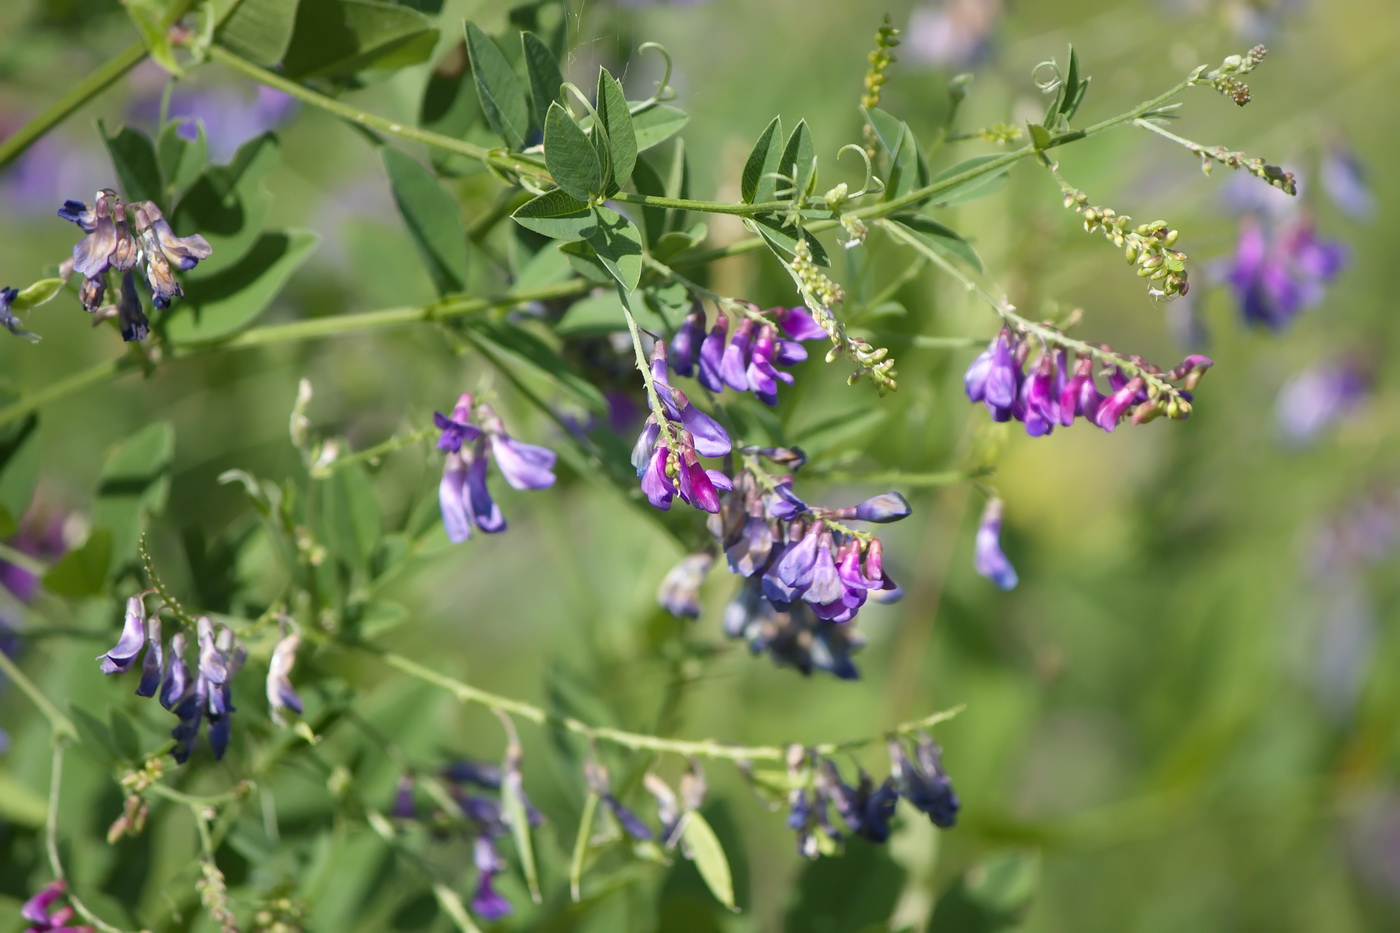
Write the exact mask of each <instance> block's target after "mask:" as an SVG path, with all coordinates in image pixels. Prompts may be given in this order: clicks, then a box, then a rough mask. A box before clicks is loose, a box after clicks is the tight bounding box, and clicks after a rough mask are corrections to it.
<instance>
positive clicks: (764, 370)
mask: <svg viewBox="0 0 1400 933" xmlns="http://www.w3.org/2000/svg"><path fill="white" fill-rule="evenodd" d="M763 313H764V315H767V318H772V321H773V322H776V323H772V322H769V321H768V320H767V318H764V317H745V318H743V319H742V320H740V321H739V323H738V324H736V325H734V333H733V335H732V336H731V335H730V334H729V327H730V324H729V318H728V317H727V316H726V315H723V314H721V315H720V316H719V317H718V318H717V319H716V320H715V323H714V326H713V327H711V328H710V331H709V333H706V332H705V312H704V310H703V309H702V308H699V307H697V308H696V309H695V310H693V311H691V312H690V314H688V315H687V316H686V318H685V320H684V321H683V322H682V323H681V326H680V327H678V328H676V334H675V336H674V337H673V338H672V339H671V365H672V366H673V367H674V368H675V370H676V373H677V374H678V375H681V376H692V375H693V376H694V377H695V381H696V382H699V383H700V384H701V385H702V386H704V387H705V388H706V389H709V390H710V391H711V392H722V391H724V389H725V388H726V387H727V388H730V389H733V390H734V391H735V392H752V393H753V394H754V396H755V397H757V398H758V399H759V400H760V401H762V402H764V403H765V404H768V405H776V404H777V403H778V383H780V382H781V383H784V384H786V385H792V381H793V376H792V374H791V373H788V372H784V371H783V370H780V369H778V368H777V367H778V366H792V365H793V364H795V363H800V362H802V361H803V360H805V359H806V358H807V350H806V348H805V347H803V346H802V341H804V340H826V339H828V337H827V333H826V331H824V330H822V328H821V327H820V326H819V325H818V324H817V322H816V321H814V320H813V319H812V315H811V314H809V313H808V311H807V309H806V308H801V307H798V308H771V309H769V310H768V311H765V312H763Z"/></svg>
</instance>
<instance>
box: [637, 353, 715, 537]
mask: <svg viewBox="0 0 1400 933" xmlns="http://www.w3.org/2000/svg"><path fill="white" fill-rule="evenodd" d="M651 374H652V385H653V387H654V388H655V390H656V396H657V399H658V400H659V401H660V402H661V410H660V411H656V412H652V414H651V415H650V416H649V417H648V418H647V421H646V424H645V425H643V427H642V432H641V435H640V436H639V437H638V438H637V443H636V444H635V445H634V446H633V448H632V465H633V466H634V467H636V468H637V471H638V473H637V475H638V476H639V477H640V478H641V487H642V492H643V493H644V494H645V495H646V497H647V501H648V502H650V503H651V504H652V505H653V506H654V507H655V508H658V509H661V510H662V511H666V510H668V509H670V507H671V499H672V498H673V497H675V496H677V495H679V496H680V498H681V501H682V502H685V503H686V504H687V505H690V506H693V507H694V508H697V509H700V510H701V511H705V512H718V511H719V492H718V490H724V489H728V488H729V487H730V481H729V477H727V476H725V475H724V474H723V473H722V472H720V471H719V470H711V469H707V468H705V467H704V466H703V465H702V464H701V463H700V460H699V457H700V456H701V455H703V456H707V457H719V456H723V455H725V454H727V453H729V451H730V450H731V447H732V445H731V443H730V440H729V434H728V433H727V432H726V431H725V430H724V427H723V426H722V425H721V424H720V423H719V422H718V421H715V420H714V419H713V418H711V417H710V416H709V415H707V414H705V413H704V412H702V411H701V410H700V409H699V408H697V407H695V406H694V405H692V404H691V403H690V399H688V398H687V397H686V395H685V393H684V392H682V391H681V390H680V389H676V388H673V387H672V386H671V384H670V374H669V369H668V365H667V349H666V344H664V343H662V342H661V341H659V340H658V341H657V342H656V343H655V344H654V345H653V347H652V359H651ZM663 424H664V425H665V431H666V433H668V434H669V435H670V437H669V440H667V439H665V438H663V435H662V425H663Z"/></svg>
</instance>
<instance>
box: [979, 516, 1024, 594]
mask: <svg viewBox="0 0 1400 933" xmlns="http://www.w3.org/2000/svg"><path fill="white" fill-rule="evenodd" d="M1001 515H1002V502H1001V500H1000V499H990V500H988V502H987V507H986V508H985V509H983V510H982V520H981V521H980V522H979V523H978V525H977V542H976V544H975V546H974V549H973V566H974V567H975V568H976V569H977V572H978V573H979V574H981V575H982V576H984V577H986V578H987V579H988V580H991V581H992V582H993V583H995V584H996V585H997V586H998V587H999V588H1000V589H1003V590H1010V589H1013V588H1015V586H1016V583H1017V579H1016V569H1015V568H1014V567H1012V566H1011V561H1009V560H1007V559H1006V554H1004V553H1003V552H1002V550H1001Z"/></svg>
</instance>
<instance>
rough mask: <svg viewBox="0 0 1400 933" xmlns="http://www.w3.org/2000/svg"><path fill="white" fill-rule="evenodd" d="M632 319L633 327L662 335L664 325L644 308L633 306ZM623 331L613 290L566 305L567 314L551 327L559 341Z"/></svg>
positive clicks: (664, 328)
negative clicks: (560, 339)
mask: <svg viewBox="0 0 1400 933" xmlns="http://www.w3.org/2000/svg"><path fill="white" fill-rule="evenodd" d="M632 316H633V317H634V318H636V320H637V324H638V325H639V326H641V327H644V328H646V329H647V330H649V331H651V332H652V333H654V334H660V333H664V332H665V330H666V322H665V321H663V320H662V319H661V315H659V314H657V313H656V312H655V311H653V310H652V309H651V308H649V307H647V306H646V305H635V304H634V307H633V308H632ZM625 330H627V321H626V319H624V318H623V316H622V301H621V299H619V298H618V294H617V289H615V288H612V289H603V290H600V291H599V292H598V293H597V294H596V295H589V296H588V297H587V298H582V299H580V300H578V301H576V302H574V303H573V304H571V305H569V310H567V311H565V312H564V316H563V317H561V318H560V319H559V323H558V324H556V325H555V327H554V332H555V333H556V334H558V335H559V336H560V337H601V336H604V335H606V334H615V333H619V332H621V331H625Z"/></svg>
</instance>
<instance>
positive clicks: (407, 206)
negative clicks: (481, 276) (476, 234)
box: [383, 146, 467, 295]
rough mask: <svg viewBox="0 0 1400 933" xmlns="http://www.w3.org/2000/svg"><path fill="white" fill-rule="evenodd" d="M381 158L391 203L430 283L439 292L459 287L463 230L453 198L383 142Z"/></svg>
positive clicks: (463, 280) (461, 284)
mask: <svg viewBox="0 0 1400 933" xmlns="http://www.w3.org/2000/svg"><path fill="white" fill-rule="evenodd" d="M383 158H384V170H385V171H386V172H388V174H389V187H390V189H391V190H392V191H393V193H394V203H395V204H397V205H398V208H399V213H400V214H401V215H403V219H404V223H405V224H406V225H407V226H408V234H409V236H410V237H412V238H413V245H414V246H416V247H418V253H419V255H421V256H422V257H423V263H424V265H426V266H427V267H428V274H429V275H430V276H431V277H432V279H433V287H434V288H436V289H437V293H438V294H439V295H447V294H452V293H454V292H460V291H462V290H463V289H464V288H465V287H466V282H467V231H466V229H465V228H464V227H463V226H462V218H461V216H460V215H459V214H458V213H457V202H456V201H455V200H454V199H453V198H452V197H451V196H449V195H448V193H447V192H446V191H445V190H443V187H442V185H441V184H440V183H439V182H438V180H437V178H435V177H434V176H433V173H432V172H430V171H428V170H427V169H426V168H424V167H423V166H422V165H420V164H419V163H418V162H416V161H414V160H413V159H411V158H409V157H408V156H406V155H404V154H403V153H402V152H399V151H398V150H397V149H392V148H390V147H388V146H385V147H384V149H383Z"/></svg>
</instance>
